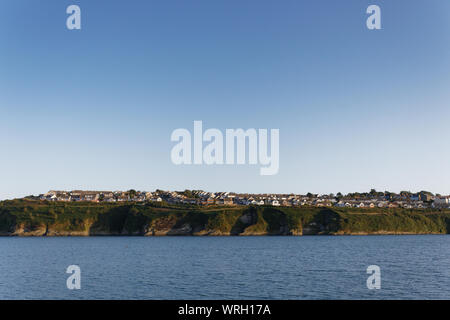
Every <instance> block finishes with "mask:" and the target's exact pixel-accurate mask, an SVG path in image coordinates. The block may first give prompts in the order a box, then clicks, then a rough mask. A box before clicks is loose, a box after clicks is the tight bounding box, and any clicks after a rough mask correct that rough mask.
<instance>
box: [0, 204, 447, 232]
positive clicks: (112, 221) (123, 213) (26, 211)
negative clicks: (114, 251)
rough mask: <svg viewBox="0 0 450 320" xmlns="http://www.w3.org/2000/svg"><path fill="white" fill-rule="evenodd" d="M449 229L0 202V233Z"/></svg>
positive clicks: (314, 213) (327, 218)
mask: <svg viewBox="0 0 450 320" xmlns="http://www.w3.org/2000/svg"><path fill="white" fill-rule="evenodd" d="M448 230H450V212H429V213H424V212H403V211H392V212H381V211H380V212H371V213H364V212H362V213H361V212H353V211H348V212H347V211H335V210H332V209H321V208H274V207H235V208H232V207H229V208H226V207H215V208H213V209H211V208H206V209H205V208H180V207H152V206H149V205H147V206H145V205H135V204H128V205H106V204H92V203H90V204H72V203H69V204H67V203H63V204H60V203H42V202H25V201H22V202H20V201H18V202H7V203H6V205H5V203H0V236H110V235H113V236H123V235H127V236H237V235H243V236H255V235H286V236H287V235H294V236H300V235H321V234H325V235H326V234H337V235H338V234H427V233H428V234H431V233H447V232H448Z"/></svg>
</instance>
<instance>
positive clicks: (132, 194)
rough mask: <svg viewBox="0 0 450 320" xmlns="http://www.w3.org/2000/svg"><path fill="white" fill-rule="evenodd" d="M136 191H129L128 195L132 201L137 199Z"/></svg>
mask: <svg viewBox="0 0 450 320" xmlns="http://www.w3.org/2000/svg"><path fill="white" fill-rule="evenodd" d="M136 193H137V192H136V190H134V189H130V190H128V195H129V196H130V198H131V199H133V198H135V197H136Z"/></svg>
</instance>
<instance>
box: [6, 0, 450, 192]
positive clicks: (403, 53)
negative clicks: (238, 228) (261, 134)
mask: <svg viewBox="0 0 450 320" xmlns="http://www.w3.org/2000/svg"><path fill="white" fill-rule="evenodd" d="M71 4H77V5H79V6H80V7H81V10H82V29H81V30H77V31H70V30H68V29H67V28H66V18H67V17H68V15H67V14H66V8H67V7H68V6H69V5H71ZM370 4H377V5H379V6H380V7H381V10H382V11H381V12H382V30H372V31H371V30H368V29H367V28H366V18H367V16H368V15H367V14H366V13H365V11H366V8H367V7H368V6H369V5H370ZM0 115H1V125H0V150H1V154H0V199H5V198H13V197H20V196H25V195H29V194H39V193H44V192H46V191H48V190H49V189H65V190H72V189H97V190H98V189H106V190H126V189H130V188H135V189H137V190H154V189H156V188H161V189H170V190H181V189H183V190H184V189H186V188H189V189H203V190H208V191H236V192H255V193H259V192H270V193H272V192H279V193H285V192H286V193H288V192H289V193H290V192H294V193H306V192H315V193H330V192H334V193H336V192H338V191H340V192H351V191H368V190H369V189H370V188H376V189H377V190H381V191H384V190H391V191H400V190H411V191H420V190H422V189H425V190H430V191H432V192H438V193H443V194H450V165H449V159H450V147H449V141H450V126H449V120H450V1H445V0H426V1H425V0H422V1H406V0H395V1H393V0H391V1H380V0H371V1H364V0H345V1H344V0H342V1H336V0H328V1H322V0H314V1H313V0H308V1H300V0H227V1H225V0H188V1H186V0H164V1H162V0H160V1H156V0H155V1H153V0H152V1H150V0H149V1H144V0H142V1H139V0H128V1H124V0H120V1H119V0H114V1H112V0H109V1H106V0H83V1H79V0H40V1H31V0H29V1H24V0H2V1H0ZM194 120H202V121H203V126H204V127H205V128H218V129H220V130H223V131H225V129H226V128H244V129H246V128H267V129H271V128H278V129H280V169H279V173H278V174H277V175H274V176H260V175H259V168H260V166H259V165H257V166H254V165H253V166H250V165H244V166H217V165H216V166H194V165H192V166H176V165H174V164H173V163H172V162H171V160H170V150H171V149H172V147H173V146H174V143H173V142H171V141H170V135H171V133H172V131H173V130H174V129H176V128H187V129H189V130H191V131H192V127H193V121H194Z"/></svg>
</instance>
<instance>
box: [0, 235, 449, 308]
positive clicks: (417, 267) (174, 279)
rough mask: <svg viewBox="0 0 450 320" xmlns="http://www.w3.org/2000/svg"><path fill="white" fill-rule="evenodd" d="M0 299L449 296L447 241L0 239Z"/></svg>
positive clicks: (383, 238) (415, 237) (382, 238)
mask: <svg viewBox="0 0 450 320" xmlns="http://www.w3.org/2000/svg"><path fill="white" fill-rule="evenodd" d="M70 266H72V267H70ZM73 266H75V267H73ZM374 266H375V267H374ZM74 268H75V269H74ZM74 270H75V271H74ZM68 271H69V273H68ZM77 286H78V287H77ZM0 299H2V300H4V299H33V300H34V299H56V300H60V299H64V300H65V299H76V300H79V299H95V300H97V299H99V300H102V299H127V300H128V299H138V300H140V299H145V300H148V299H169V300H172V299H239V300H246V299H257V300H259V299H292V300H298V299H321V300H322V299H370V300H373V299H376V300H378V299H450V235H398V236H390V235H376V236H375V235H374V236H301V237H297V236H284V237H283V236H247V237H241V236H235V237H212V236H205V237H195V236H193V237H181V236H180V237H0Z"/></svg>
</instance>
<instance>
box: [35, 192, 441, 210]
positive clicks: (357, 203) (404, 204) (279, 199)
mask: <svg viewBox="0 0 450 320" xmlns="http://www.w3.org/2000/svg"><path fill="white" fill-rule="evenodd" d="M39 198H40V199H41V200H47V201H91V202H127V201H133V202H145V201H150V202H162V201H165V202H167V203H170V204H190V205H229V206H233V205H244V206H246V205H271V206H314V207H342V208H344V207H347V208H407V209H422V208H430V207H432V208H450V197H449V196H432V197H430V195H429V193H427V194H426V197H425V196H423V195H421V194H412V195H411V196H409V197H405V196H404V195H393V194H391V193H390V194H389V195H387V196H386V195H383V196H382V195H377V196H376V195H373V196H371V197H370V196H365V197H361V196H357V197H356V196H355V197H353V198H352V197H351V196H348V195H347V196H339V195H338V196H335V195H333V194H329V195H313V194H308V195H296V194H237V193H232V192H207V191H201V190H198V191H188V190H186V191H183V192H179V191H162V190H156V191H154V192H145V191H135V190H129V191H82V190H74V191H55V190H51V191H49V192H47V193H45V194H42V195H40V196H39Z"/></svg>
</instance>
